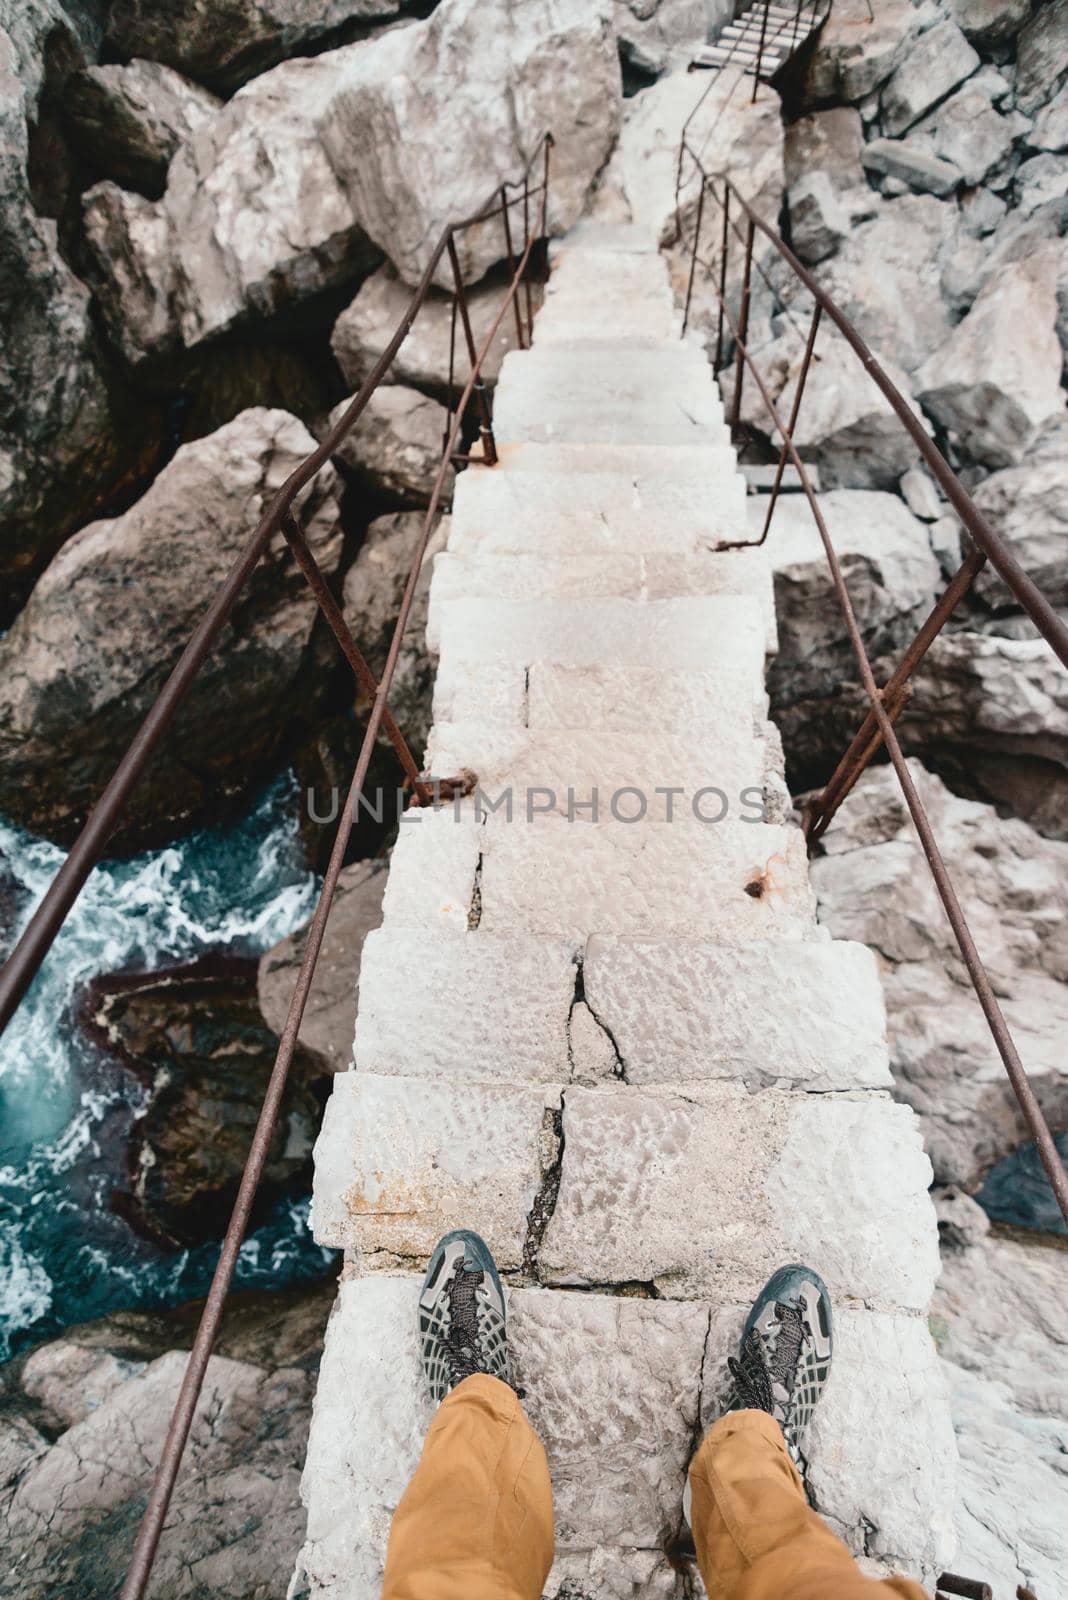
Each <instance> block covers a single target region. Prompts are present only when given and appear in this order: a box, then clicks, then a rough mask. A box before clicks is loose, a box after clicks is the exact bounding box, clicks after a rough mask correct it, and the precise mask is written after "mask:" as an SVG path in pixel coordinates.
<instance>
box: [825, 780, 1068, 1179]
mask: <svg viewBox="0 0 1068 1600" xmlns="http://www.w3.org/2000/svg"><path fill="white" fill-rule="evenodd" d="M909 767H910V771H911V772H912V776H913V779H914V781H915V783H916V784H917V786H918V788H919V791H920V795H921V798H922V800H923V803H924V805H925V807H926V809H927V811H928V815H929V817H930V820H931V825H932V828H933V830H934V834H935V837H936V839H937V840H938V841H939V844H940V847H941V850H942V854H943V857H944V859H945V862H946V865H947V867H948V869H949V872H950V875H951V877H952V879H953V882H954V883H955V885H956V887H957V890H958V893H959V895H960V898H961V901H962V903H963V905H964V908H965V913H966V915H967V917H968V921H969V926H970V927H971V931H972V934H973V936H974V938H975V941H976V944H977V945H978V947H979V950H980V952H981V953H982V956H983V959H984V961H985V963H986V965H987V968H988V970H989V972H990V976H991V980H992V982H993V985H994V990H995V992H996V994H997V996H998V999H999V1002H1000V1004H1001V1006H1002V1009H1003V1011H1004V1012H1005V1015H1006V1018H1007V1020H1008V1023H1009V1026H1010V1028H1011V1030H1012V1032H1013V1035H1014V1037H1015V1039H1016V1043H1017V1046H1018V1048H1019V1051H1020V1054H1021V1057H1022V1059H1023V1062H1024V1065H1025V1067H1026V1069H1027V1071H1028V1074H1029V1076H1030V1078H1031V1083H1032V1086H1033V1087H1034V1089H1035V1092H1036V1094H1037V1096H1038V1098H1039V1102H1040V1104H1042V1106H1043V1108H1044V1110H1045V1112H1046V1115H1047V1117H1048V1118H1049V1119H1050V1122H1051V1124H1052V1125H1053V1126H1054V1128H1056V1129H1058V1130H1060V1129H1063V1128H1065V1127H1066V1126H1068V1068H1066V1064H1065V1058H1064V1052H1063V1050H1062V1048H1061V1043H1060V1041H1061V1039H1062V1038H1063V1033H1064V1028H1065V1026H1066V1025H1068V987H1066V986H1065V981H1064V980H1065V978H1068V921H1066V919H1065V915H1064V904H1063V889H1062V886H1063V882H1064V874H1065V872H1066V870H1068V844H1065V843H1061V842H1059V841H1055V840H1052V839H1045V838H1043V837H1042V836H1041V835H1040V834H1038V833H1036V832H1035V831H1034V830H1033V829H1032V828H1030V827H1028V825H1027V824H1026V823H1025V822H1021V821H1018V820H1016V819H1008V820H1006V819H1003V818H1000V817H998V815H997V813H996V812H995V811H994V809H993V808H992V807H991V806H987V805H982V804H979V803H977V802H974V801H969V800H961V799H958V798H957V797H956V796H955V795H952V794H951V793H950V792H949V790H948V789H946V788H945V786H944V785H943V784H942V783H941V782H940V781H939V780H938V779H937V778H936V777H934V776H933V775H932V774H929V773H927V772H925V771H924V769H923V768H922V767H921V766H920V764H919V762H918V761H915V760H912V761H910V763H909ZM824 843H825V847H826V854H825V855H824V856H822V857H820V858H817V859H816V860H814V861H813V863H812V879H813V883H814V885H815V889H816V894H817V898H818V901H819V916H820V920H821V922H823V924H824V925H825V926H826V927H827V928H828V930H829V931H830V933H831V934H832V936H833V937H834V938H836V939H859V940H861V941H862V942H864V943H866V944H868V945H870V946H871V947H872V948H873V949H874V950H875V951H876V952H877V954H878V957H879V962H880V966H881V969H882V979H883V987H884V990H885V993H886V1003H887V1004H886V1009H887V1021H888V1027H889V1037H890V1052H891V1066H892V1068H893V1072H894V1077H895V1081H896V1085H897V1093H898V1095H899V1096H900V1098H901V1099H903V1100H905V1101H907V1103H908V1104H909V1105H911V1106H913V1107H914V1108H915V1109H916V1111H917V1112H918V1113H919V1114H920V1117H921V1120H922V1123H923V1132H924V1139H925V1143H926V1146H927V1151H928V1154H929V1155H930V1157H931V1161H932V1163H933V1165H934V1170H935V1177H936V1180H937V1181H938V1182H940V1183H951V1184H955V1185H958V1186H960V1187H962V1188H964V1189H966V1190H974V1189H976V1188H978V1186H979V1184H980V1183H981V1182H982V1179H983V1177H984V1175H985V1173H986V1172H987V1171H988V1169H989V1168H990V1167H991V1166H992V1165H993V1164H994V1163H995V1162H996V1161H997V1160H998V1159H999V1158H1000V1157H1001V1156H1003V1155H1004V1154H1006V1152H1008V1151H1010V1150H1013V1149H1015V1148H1016V1146H1018V1145H1020V1144H1021V1143H1023V1142H1025V1141H1026V1140H1027V1139H1028V1138H1029V1134H1028V1130H1027V1125H1026V1123H1025V1121H1024V1118H1023V1115H1022V1113H1021V1112H1020V1109H1019V1107H1018V1105H1017V1101H1016V1097H1015V1095H1014V1094H1013V1092H1012V1088H1011V1086H1010V1084H1009V1081H1008V1077H1007V1076H1006V1073H1005V1069H1004V1066H1003V1065H1002V1062H1001V1058H1000V1056H999V1055H998V1053H997V1050H996V1048H995V1046H994V1043H993V1040H992V1039H991V1037H990V1032H989V1029H988V1028H987V1025H986V1021H985V1018H984V1016H983V1013H982V1011H981V1009H980V1007H979V1003H978V1001H977V999H976V998H975V995H974V993H973V991H972V989H971V986H970V984H969V983H968V980H967V977H966V974H965V971H964V966H963V962H962V960H961V957H960V954H959V951H958V949H957V945H956V941H955V939H954V938H953V934H952V931H951V929H950V926H949V923H948V921H947V919H946V916H945V913H944V911H943V909H942V904H941V901H940V900H939V897H938V893H937V890H936V888H935V885H934V880H933V878H932V877H931V875H930V873H929V871H928V870H927V867H926V865H925V863H924V860H923V853H922V851H921V848H920V844H919V841H918V839H917V838H916V835H915V832H914V829H913V827H912V823H911V821H910V819H909V815H908V811H907V809H906V806H905V803H904V800H903V799H902V798H901V795H900V790H899V789H898V785H897V778H896V775H895V774H894V772H893V771H892V769H891V768H890V767H888V766H882V767H878V768H873V769H870V770H869V771H868V772H867V773H866V774H865V775H864V776H863V777H862V778H861V780H860V782H859V783H858V784H857V787H856V789H855V790H854V791H853V794H852V795H851V796H850V798H849V799H848V800H847V801H846V803H845V805H844V806H843V808H842V810H841V811H840V812H839V813H838V816H837V818H836V819H835V821H834V823H833V824H832V825H831V827H830V829H829V830H828V832H827V834H826V835H825V838H824Z"/></svg>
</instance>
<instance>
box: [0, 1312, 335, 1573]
mask: <svg viewBox="0 0 1068 1600" xmlns="http://www.w3.org/2000/svg"><path fill="white" fill-rule="evenodd" d="M334 1292H335V1286H334V1284H333V1282H327V1283H326V1284H324V1285H315V1286H313V1287H311V1288H305V1289H300V1290H285V1291H280V1292H277V1293H274V1294H262V1293H260V1294H239V1295H232V1296H231V1297H230V1300H229V1302H228V1304H227V1309H226V1313H225V1315H224V1318H223V1326H222V1332H221V1334H220V1336H219V1339H218V1341H217V1343H216V1346H215V1354H214V1355H213V1356H212V1358H211V1361H210V1362H209V1364H208V1369H207V1373H206V1376H205V1383H204V1390H203V1396H202V1399H201V1401H200V1403H199V1405H198V1406H197V1409H196V1415H195V1418H194V1421H193V1427H192V1432H191V1435H190V1440H189V1446H188V1449H187V1454H186V1466H185V1470H184V1471H183V1472H182V1473H180V1474H179V1478H178V1483H177V1486H176V1488H175V1493H174V1498H173V1500H172V1502H171V1510H170V1514H169V1516H168V1520H167V1528H166V1531H165V1532H164V1535H163V1539H162V1541H161V1543H160V1549H159V1554H158V1557H157V1560H156V1566H155V1576H154V1579H153V1583H154V1586H156V1587H157V1588H158V1591H159V1592H160V1593H161V1594H167V1595H172V1596H175V1597H179V1596H181V1597H183V1600H196V1597H197V1596H198V1595H203V1594H205V1593H211V1594H212V1595H216V1596H218V1597H219V1600H249V1597H250V1596H252V1595H255V1596H257V1597H258V1600H285V1595H286V1592H287V1588H288V1586H289V1581H290V1576H291V1573H292V1568H293V1558H294V1553H295V1552H296V1551H297V1550H298V1549H299V1547H300V1541H301V1539H302V1537H303V1533H304V1521H305V1517H304V1511H303V1508H302V1507H301V1503H300V1474H301V1468H302V1466H303V1463H304V1453H305V1448H306V1444H307V1436H308V1425H309V1422H310V1420H311V1405H312V1397H313V1393H314V1388H315V1373H316V1371H317V1369H318V1364H319V1358H320V1355H321V1353H322V1342H323V1331H324V1328H325V1325H326V1319H327V1317H328V1315H329V1311H330V1306H331V1303H332V1301H333V1298H334ZM200 1309H201V1308H200V1306H199V1305H191V1306H182V1307H179V1308H178V1309H177V1310H175V1311H171V1312H155V1313H153V1312H138V1311H125V1312H120V1313H116V1314H114V1315H113V1316H111V1317H107V1318H105V1319H103V1320H102V1321H100V1322H93V1323H86V1324H83V1325H82V1326H80V1327H75V1328H68V1329H67V1330H66V1331H65V1332H64V1333H63V1335H62V1336H61V1338H60V1339H58V1340H55V1341H53V1342H52V1343H51V1344H47V1345H42V1346H38V1348H37V1349H36V1350H34V1351H33V1352H31V1353H29V1354H28V1355H26V1356H23V1357H21V1358H19V1359H18V1360H16V1361H15V1362H12V1363H10V1364H9V1365H8V1366H7V1368H6V1369H5V1372H4V1381H3V1412H2V1415H0V1450H2V1451H3V1460H4V1467H5V1469H6V1470H4V1471H3V1473H2V1474H0V1517H2V1518H3V1522H4V1530H5V1549H4V1554H5V1563H4V1571H3V1574H2V1575H0V1594H3V1595H4V1596H5V1597H11V1600H15V1597H20V1600H25V1597H26V1596H29V1595H45V1594H56V1595H58V1594H77V1595H80V1596H82V1597H83V1600H103V1597H104V1596H105V1595H112V1594H115V1593H117V1592H118V1589H119V1588H120V1586H121V1584H122V1578H123V1574H124V1572H125V1571H126V1568H127V1565H128V1563H129V1559H130V1541H131V1539H132V1537H133V1532H134V1530H135V1528H136V1525H137V1522H138V1520H139V1518H140V1516H141V1514H142V1511H143V1509H144V1502H145V1494H146V1492H147V1488H148V1483H149V1480H150V1478H151V1474H152V1472H153V1470H154V1468H155V1466H156V1464H157V1463H158V1461H159V1457H160V1453H161V1450H162V1446H163V1439H164V1433H165V1431H166V1427H167V1423H168V1420H169V1418H170V1414H171V1410H172V1409H173V1406H174V1402H175V1400H176V1398H177V1395H178V1388H179V1385H180V1383H181V1380H182V1375H183V1373H184V1370H185V1365H186V1351H187V1350H188V1349H189V1345H190V1342H191V1339H192V1331H193V1327H194V1326H195V1321H196V1317H197V1315H198V1314H199V1311H200ZM94 1402H95V1403H94ZM133 1463H136V1464H137V1465H136V1466H133V1465H132V1464H133ZM57 1505H62V1506H63V1507H64V1513H63V1516H62V1518H58V1517H57V1516H56V1506H57ZM206 1507H210V1508H211V1514H210V1515H206V1514H205V1508H206Z"/></svg>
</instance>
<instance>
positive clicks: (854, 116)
mask: <svg viewBox="0 0 1068 1600" xmlns="http://www.w3.org/2000/svg"><path fill="white" fill-rule="evenodd" d="M863 145H864V129H863V127H862V125H861V120H860V112H859V111H857V110H856V109H855V108H854V107H853V106H832V107H831V108H830V109H829V110H827V111H815V112H811V113H810V114H809V115H808V116H805V117H799V118H798V119H797V121H796V122H791V123H789V124H788V125H787V128H786V137H785V144H784V147H783V160H784V164H785V171H786V182H787V184H788V185H793V184H794V183H796V182H797V180H798V179H799V178H803V177H805V176H807V175H808V174H809V173H812V172H826V173H827V175H828V177H829V178H830V180H831V182H832V183H833V185H834V187H835V188H836V189H837V190H839V191H841V190H848V189H855V188H858V187H860V186H862V185H863V184H864V182H865V178H864V169H863V167H862V166H861V161H860V153H861V150H862V148H863Z"/></svg>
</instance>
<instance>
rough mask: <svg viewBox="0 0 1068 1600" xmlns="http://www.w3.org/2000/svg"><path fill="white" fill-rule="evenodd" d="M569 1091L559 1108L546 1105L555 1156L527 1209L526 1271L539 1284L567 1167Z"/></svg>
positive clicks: (545, 1130)
mask: <svg viewBox="0 0 1068 1600" xmlns="http://www.w3.org/2000/svg"><path fill="white" fill-rule="evenodd" d="M565 1096H566V1090H564V1091H561V1094H560V1104H559V1106H557V1107H554V1106H546V1108H545V1118H544V1122H543V1124H542V1131H543V1133H544V1135H545V1137H546V1143H547V1144H549V1143H550V1142H551V1147H552V1148H553V1149H554V1154H553V1158H552V1160H551V1161H549V1162H548V1163H547V1164H543V1166H542V1173H541V1181H540V1183H539V1184H538V1192H537V1194H536V1195H535V1196H534V1204H533V1205H532V1206H531V1208H530V1210H529V1211H528V1212H527V1236H526V1239H525V1240H524V1243H523V1271H524V1273H525V1274H526V1275H527V1276H528V1277H529V1278H531V1279H532V1280H533V1281H534V1282H535V1283H537V1282H539V1277H538V1273H539V1261H538V1257H539V1255H540V1253H541V1246H542V1240H543V1239H544V1238H545V1230H546V1228H547V1227H548V1226H549V1223H550V1222H551V1221H552V1215H553V1212H554V1211H555V1210H556V1202H557V1199H558V1198H559V1195H560V1179H561V1177H562V1175H563V1166H564V1143H565V1139H564V1100H565Z"/></svg>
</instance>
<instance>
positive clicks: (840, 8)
mask: <svg viewBox="0 0 1068 1600" xmlns="http://www.w3.org/2000/svg"><path fill="white" fill-rule="evenodd" d="M925 11H926V8H923V7H919V6H913V5H912V4H911V3H908V0H884V3H883V4H881V5H879V6H876V7H874V8H872V9H869V8H868V6H867V5H866V4H865V0H844V3H839V4H837V5H835V7H834V9H833V12H832V13H831V15H830V16H828V18H827V21H826V22H825V23H824V25H823V27H822V29H821V30H820V32H819V34H818V35H817V38H816V45H815V49H814V50H813V53H812V56H811V58H810V61H809V65H808V70H807V72H806V76H805V83H804V98H805V103H806V105H818V104H822V103H824V102H826V101H828V100H845V101H846V102H847V103H852V104H855V103H856V102H857V101H859V100H863V99H864V98H865V96H867V95H870V94H871V93H872V91H873V90H874V89H877V88H878V87H879V85H880V84H881V83H883V82H885V80H886V79H887V78H888V77H889V76H890V74H891V73H892V72H893V70H894V68H895V67H896V66H897V65H898V62H899V61H901V60H902V59H903V57H904V56H905V55H906V53H907V52H910V51H911V49H912V48H913V40H914V38H915V36H916V34H917V33H918V32H919V30H920V28H921V27H923V26H924V24H925V23H929V21H930V16H929V14H925Z"/></svg>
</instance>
